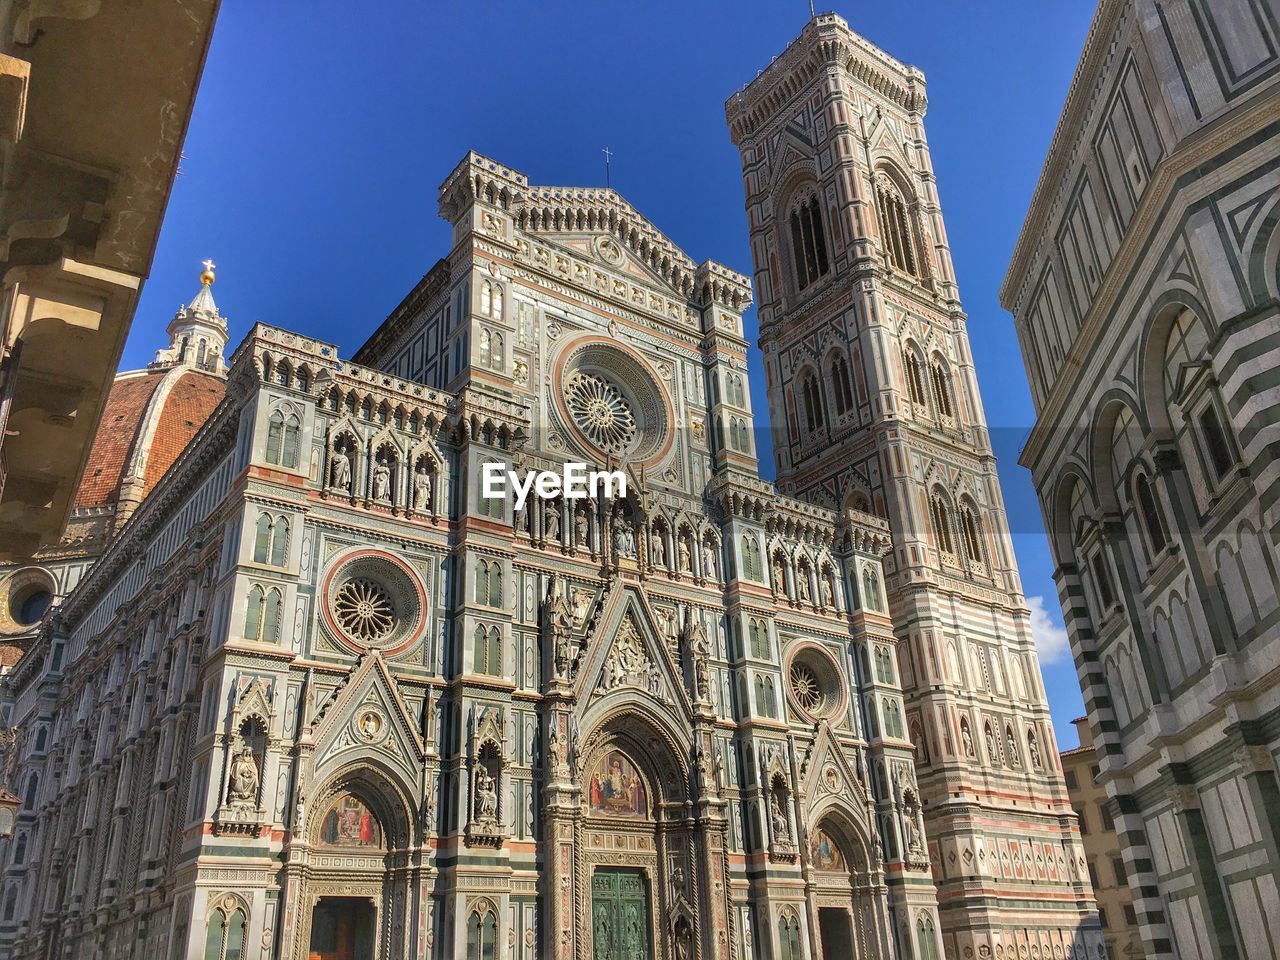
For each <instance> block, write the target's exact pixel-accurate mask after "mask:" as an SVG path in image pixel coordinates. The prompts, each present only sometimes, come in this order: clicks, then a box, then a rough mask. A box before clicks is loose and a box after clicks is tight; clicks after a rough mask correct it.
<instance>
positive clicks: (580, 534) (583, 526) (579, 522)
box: [573, 510, 591, 547]
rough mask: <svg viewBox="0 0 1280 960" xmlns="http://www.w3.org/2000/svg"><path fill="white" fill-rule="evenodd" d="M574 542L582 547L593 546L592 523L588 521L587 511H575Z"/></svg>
mask: <svg viewBox="0 0 1280 960" xmlns="http://www.w3.org/2000/svg"><path fill="white" fill-rule="evenodd" d="M573 540H574V543H576V544H577V545H578V546H580V547H589V546H591V542H590V541H591V523H590V521H589V520H588V519H587V511H586V510H575V511H574V513H573Z"/></svg>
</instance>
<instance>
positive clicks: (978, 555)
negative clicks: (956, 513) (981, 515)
mask: <svg viewBox="0 0 1280 960" xmlns="http://www.w3.org/2000/svg"><path fill="white" fill-rule="evenodd" d="M981 523H982V521H981V520H979V519H978V518H977V516H975V515H974V512H973V509H972V508H970V507H968V506H965V507H964V509H962V510H961V511H960V532H961V535H962V536H963V537H964V554H965V557H967V558H968V559H969V560H970V561H971V562H974V563H982V562H984V561H983V554H982V537H981V536H980V534H979V532H978V531H979V529H980V525H981Z"/></svg>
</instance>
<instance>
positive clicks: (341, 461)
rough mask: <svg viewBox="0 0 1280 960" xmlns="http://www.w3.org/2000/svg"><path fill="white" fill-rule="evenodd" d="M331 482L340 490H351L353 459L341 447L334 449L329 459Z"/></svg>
mask: <svg viewBox="0 0 1280 960" xmlns="http://www.w3.org/2000/svg"><path fill="white" fill-rule="evenodd" d="M329 478H330V480H329V482H330V483H331V484H332V485H333V486H334V487H335V488H336V489H338V490H350V489H351V459H350V458H349V457H348V456H347V454H346V451H345V450H343V449H342V447H341V446H337V447H334V448H333V456H331V457H330V458H329Z"/></svg>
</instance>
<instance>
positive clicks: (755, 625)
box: [748, 617, 769, 660]
mask: <svg viewBox="0 0 1280 960" xmlns="http://www.w3.org/2000/svg"><path fill="white" fill-rule="evenodd" d="M748 632H749V634H750V636H751V656H753V657H755V658H756V659H757V660H767V659H768V658H769V630H768V627H767V626H766V625H765V622H764V621H763V620H757V619H755V618H754V617H752V618H751V620H750V621H749V624H748Z"/></svg>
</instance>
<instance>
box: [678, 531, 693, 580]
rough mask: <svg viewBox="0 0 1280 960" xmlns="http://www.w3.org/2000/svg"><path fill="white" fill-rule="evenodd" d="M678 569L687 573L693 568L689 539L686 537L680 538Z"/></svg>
mask: <svg viewBox="0 0 1280 960" xmlns="http://www.w3.org/2000/svg"><path fill="white" fill-rule="evenodd" d="M680 569H681V570H682V571H683V572H685V573H688V572H689V571H691V570H692V569H693V557H692V556H691V555H690V552H689V541H688V539H687V538H686V537H681V538H680Z"/></svg>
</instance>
